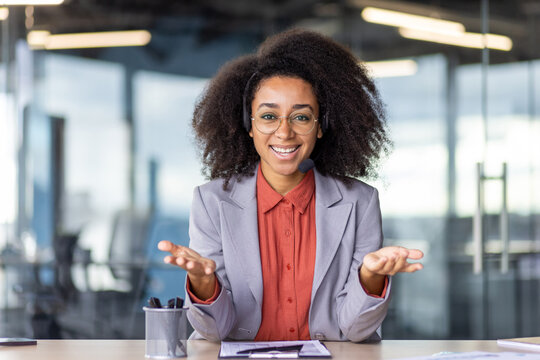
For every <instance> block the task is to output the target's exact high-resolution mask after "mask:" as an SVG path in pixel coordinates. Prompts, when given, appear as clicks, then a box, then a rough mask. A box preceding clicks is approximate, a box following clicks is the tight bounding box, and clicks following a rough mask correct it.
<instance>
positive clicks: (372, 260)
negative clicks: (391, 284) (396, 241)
mask: <svg viewBox="0 0 540 360" xmlns="http://www.w3.org/2000/svg"><path fill="white" fill-rule="evenodd" d="M422 257H424V253H423V252H422V251H420V250H416V249H407V248H404V247H401V246H387V247H383V248H380V249H379V250H377V251H374V252H371V253H369V254H367V255H366V256H364V262H363V264H362V267H361V268H360V281H361V282H362V285H363V286H364V288H365V289H366V290H367V291H368V292H369V293H370V294H374V295H380V293H381V292H382V290H383V288H384V278H385V276H387V275H389V276H391V275H395V274H397V273H399V272H409V273H411V272H415V271H418V270H420V269H422V268H423V267H424V266H423V265H422V264H420V263H412V264H411V263H409V262H407V260H408V259H411V260H420V259H421V258H422Z"/></svg>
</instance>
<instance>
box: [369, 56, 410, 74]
mask: <svg viewBox="0 0 540 360" xmlns="http://www.w3.org/2000/svg"><path fill="white" fill-rule="evenodd" d="M364 64H365V65H366V67H367V68H368V69H369V73H370V75H371V76H372V77H374V78H383V77H398V76H411V75H414V74H416V71H417V70H418V65H417V64H416V61H414V60H411V59H403V60H387V61H369V62H365V63H364Z"/></svg>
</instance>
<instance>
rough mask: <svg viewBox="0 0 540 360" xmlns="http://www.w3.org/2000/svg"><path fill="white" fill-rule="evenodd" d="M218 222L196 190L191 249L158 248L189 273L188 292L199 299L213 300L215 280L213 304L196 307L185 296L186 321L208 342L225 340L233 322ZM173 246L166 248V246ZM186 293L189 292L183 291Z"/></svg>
mask: <svg viewBox="0 0 540 360" xmlns="http://www.w3.org/2000/svg"><path fill="white" fill-rule="evenodd" d="M216 221H217V219H215V218H214V219H213V218H212V216H211V215H210V213H209V212H208V209H207V207H206V204H205V203H204V201H203V198H202V195H201V191H200V188H199V187H197V188H195V191H194V194H193V202H192V206H191V216H190V222H189V237H190V247H189V248H186V247H182V246H178V245H173V244H171V243H169V242H166V241H162V242H160V244H159V248H160V249H161V250H164V251H169V252H171V256H167V257H166V258H165V262H168V263H172V264H175V265H178V266H180V267H182V268H183V269H185V270H186V271H187V272H188V274H187V276H188V279H189V282H188V281H186V285H187V284H190V285H191V287H190V290H191V291H192V292H193V294H194V295H196V296H197V297H198V298H199V299H200V300H207V299H209V298H211V297H212V295H213V292H214V289H215V284H216V279H217V281H218V282H219V285H220V291H219V294H218V296H217V298H216V299H215V301H213V302H211V303H210V304H199V303H195V302H193V301H191V298H190V296H187V297H186V305H187V306H188V307H189V311H188V319H189V321H190V323H191V325H192V326H193V328H194V329H195V330H196V331H197V332H199V333H200V334H201V335H202V336H203V337H205V338H206V339H208V340H213V341H219V340H222V339H224V338H226V337H227V336H228V334H229V332H230V331H231V329H232V327H233V325H234V323H235V322H236V314H235V309H234V305H233V302H232V296H231V292H230V290H229V289H230V285H229V283H228V279H227V274H226V272H225V266H224V261H223V253H222V244H221V237H220V233H219V229H218V227H217V226H216ZM167 243H168V244H171V245H172V246H171V247H169V246H168V244H167ZM186 293H187V294H188V292H187V291H186Z"/></svg>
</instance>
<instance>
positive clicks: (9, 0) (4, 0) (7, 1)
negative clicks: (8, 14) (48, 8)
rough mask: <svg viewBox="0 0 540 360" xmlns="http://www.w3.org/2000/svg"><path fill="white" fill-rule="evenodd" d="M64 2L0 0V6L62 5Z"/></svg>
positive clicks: (56, 0) (57, 0) (54, 0)
mask: <svg viewBox="0 0 540 360" xmlns="http://www.w3.org/2000/svg"><path fill="white" fill-rule="evenodd" d="M63 2H64V0H0V6H5V5H7V6H11V5H23V6H24V5H60V4H62V3H63Z"/></svg>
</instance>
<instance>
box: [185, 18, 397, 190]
mask: <svg viewBox="0 0 540 360" xmlns="http://www.w3.org/2000/svg"><path fill="white" fill-rule="evenodd" d="M272 76H291V77H298V78H301V79H303V80H305V81H307V82H309V83H310V84H311V85H312V87H313V90H314V92H315V95H316V97H317V100H318V103H319V109H320V111H319V112H320V116H319V118H321V119H322V121H323V122H326V127H327V128H326V130H325V131H324V134H323V137H322V138H321V139H318V140H317V143H316V145H315V149H314V151H313V154H312V156H311V158H312V159H314V160H315V166H316V168H317V170H318V171H320V172H321V173H322V174H325V175H330V176H333V177H336V178H340V179H342V180H344V181H345V182H346V183H347V182H348V181H349V180H350V179H349V177H355V178H358V177H375V176H376V173H375V169H376V167H377V163H378V160H379V159H380V157H381V155H382V154H385V155H386V154H388V152H389V149H390V147H391V142H390V140H389V138H388V135H387V131H386V117H385V111H384V106H383V104H382V101H381V100H380V97H379V93H378V91H377V89H376V87H375V85H374V83H373V81H372V80H371V79H370V78H369V77H368V75H367V72H366V69H365V68H364V66H363V65H361V64H360V63H359V62H358V60H357V59H356V58H355V56H354V55H353V54H352V53H351V52H350V51H349V50H348V49H346V48H345V47H343V46H341V45H340V44H338V43H336V42H335V41H333V40H332V39H330V38H328V37H325V36H323V35H321V34H318V33H316V32H312V31H307V30H300V29H293V30H288V31H285V32H282V33H279V34H277V35H274V36H272V37H269V38H268V39H267V40H266V41H264V42H263V43H262V44H261V45H260V46H259V49H258V51H257V53H255V54H250V55H245V56H242V57H239V58H237V59H235V60H232V61H230V62H228V63H227V64H225V65H224V66H223V67H222V68H221V69H220V70H219V72H218V74H217V75H216V76H215V77H214V78H213V79H212V80H211V82H210V83H209V85H208V87H207V88H206V89H205V91H204V92H203V94H202V96H201V97H200V99H199V100H198V102H197V104H196V107H195V111H194V115H193V122H192V125H193V128H194V130H195V135H196V140H197V145H198V146H199V148H200V155H201V158H202V163H203V174H204V175H205V176H206V177H207V178H209V179H216V178H223V179H224V180H225V181H224V185H223V187H224V189H226V188H227V186H228V183H229V181H230V179H231V178H232V177H233V176H236V177H242V176H248V175H249V176H251V175H253V174H254V171H255V169H256V165H257V163H258V162H259V161H260V157H259V155H258V154H257V152H256V150H255V146H254V145H253V139H252V138H251V137H250V136H249V134H248V131H247V130H246V127H245V126H244V120H243V119H244V111H248V114H247V115H248V116H249V111H250V110H251V105H250V104H251V101H252V100H253V98H254V95H255V93H256V91H257V89H258V85H259V84H260V83H261V81H262V80H263V79H266V78H269V77H272ZM244 103H245V104H246V106H244ZM245 108H246V109H245ZM323 129H324V127H323ZM315 154H317V155H315Z"/></svg>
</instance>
